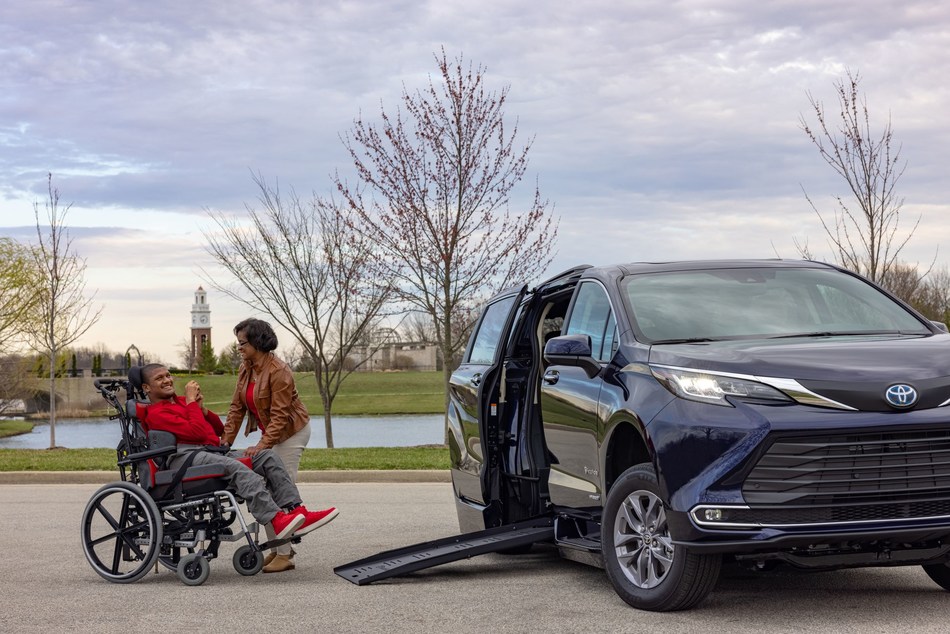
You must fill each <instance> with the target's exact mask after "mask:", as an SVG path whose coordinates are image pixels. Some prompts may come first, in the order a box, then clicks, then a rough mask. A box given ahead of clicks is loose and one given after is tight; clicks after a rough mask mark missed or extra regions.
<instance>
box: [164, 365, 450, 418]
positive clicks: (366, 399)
mask: <svg viewBox="0 0 950 634" xmlns="http://www.w3.org/2000/svg"><path fill="white" fill-rule="evenodd" d="M193 378H194V379H195V380H196V381H198V382H199V383H200V384H201V392H202V393H203V394H204V397H205V406H207V407H208V408H210V409H212V410H214V411H215V412H218V413H219V414H224V413H226V412H227V411H228V405H230V404H231V396H232V395H233V394H234V384H235V382H236V380H237V377H236V376H232V375H207V376H194V377H193ZM188 380H189V377H187V376H176V377H175V385H176V387H177V389H178V392H179V393H183V389H184V385H185V383H187V382H188ZM294 380H295V382H296V384H297V391H298V392H299V393H300V399H301V400H302V401H303V403H304V405H306V406H307V410H308V411H309V412H310V415H311V416H320V415H322V414H323V405H322V404H321V402H320V393H319V391H318V390H317V381H316V379H315V378H314V377H313V375H312V374H309V373H306V372H297V373H295V374H294ZM444 411H445V391H444V390H443V388H442V373H441V372H354V373H353V374H351V375H350V376H348V377H347V378H346V380H345V381H343V385H341V386H340V392H339V394H337V397H336V399H335V400H334V401H333V413H334V414H339V415H341V416H345V415H350V416H356V415H376V414H439V413H441V412H444Z"/></svg>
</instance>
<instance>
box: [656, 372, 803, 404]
mask: <svg viewBox="0 0 950 634" xmlns="http://www.w3.org/2000/svg"><path fill="white" fill-rule="evenodd" d="M650 370H651V371H652V372H653V376H654V377H656V379H657V381H659V382H660V383H661V384H663V387H665V388H666V389H668V390H669V391H670V392H672V393H673V394H675V395H676V396H678V397H680V398H685V399H688V400H691V401H699V402H701V403H711V404H713V405H723V406H725V407H732V405H731V404H730V403H729V401H727V400H726V397H727V396H736V397H740V398H748V399H755V400H760V401H775V402H791V400H792V399H790V398H789V397H788V396H786V395H785V394H784V393H782V392H780V391H778V390H776V389H775V388H774V387H770V386H768V385H765V384H764V383H759V382H758V381H752V380H749V379H742V378H737V377H732V376H726V375H721V374H710V373H706V372H692V371H689V370H681V369H679V368H666V367H662V366H650Z"/></svg>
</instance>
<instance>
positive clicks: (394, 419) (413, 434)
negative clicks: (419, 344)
mask: <svg viewBox="0 0 950 634" xmlns="http://www.w3.org/2000/svg"><path fill="white" fill-rule="evenodd" d="M443 421H444V418H443V416H442V414H420V415H409V416H337V417H334V419H333V444H334V446H336V447H414V446H417V445H441V444H442V442H443V440H444V430H443ZM310 426H311V427H312V430H313V431H312V433H311V435H310V442H309V443H308V444H307V446H308V447H315V448H321V447H326V446H327V439H326V435H325V434H324V429H323V417H317V416H314V417H311V418H310ZM120 437H121V432H120V431H119V421H114V420H113V421H110V420H103V419H89V418H81V419H63V420H59V421H56V445H57V446H59V447H67V448H69V449H84V448H97V447H98V448H101V447H106V448H114V447H115V446H116V445H117V444H119V438H120ZM259 438H260V432H256V433H254V434H251V435H250V436H244V435H243V432H241V433H240V434H239V435H238V438H237V440H236V441H235V443H234V446H235V447H248V446H250V445H253V444H255V443H256V442H257V441H258V439H259ZM47 447H49V423H43V424H39V425H36V426H35V427H33V431H32V432H31V433H29V434H20V435H19V436H10V437H8V438H0V449H46V448H47Z"/></svg>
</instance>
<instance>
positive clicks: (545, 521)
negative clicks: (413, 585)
mask: <svg viewBox="0 0 950 634" xmlns="http://www.w3.org/2000/svg"><path fill="white" fill-rule="evenodd" d="M553 540H554V518H553V517H542V518H537V519H534V520H528V521H524V522H520V523H517V524H508V525H507V526H498V527H496V528H489V529H487V530H484V531H477V532H475V533H464V534H462V535H455V536H453V537H446V538H444V539H437V540H435V541H431V542H424V543H421V544H415V545H413V546H406V547H405V548H397V549H395V550H387V551H386V552H382V553H379V554H376V555H373V556H371V557H366V558H365V559H360V560H359V561H354V562H352V563H349V564H343V565H342V566H337V567H336V568H334V569H333V572H335V573H336V574H338V575H340V576H341V577H343V578H344V579H346V580H347V581H351V582H353V583H355V584H356V585H358V586H362V585H366V584H367V583H373V582H374V581H379V580H381V579H388V578H390V577H397V576H399V575H405V574H408V573H410V572H415V571H416V570H423V569H425V568H432V567H433V566H440V565H442V564H447V563H449V562H451V561H458V560H459V559H467V558H469V557H475V556H476V555H484V554H485V553H494V552H498V551H500V550H507V549H509V548H518V547H519V546H527V545H528V544H534V543H537V542H543V541H553Z"/></svg>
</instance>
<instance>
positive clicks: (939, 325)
mask: <svg viewBox="0 0 950 634" xmlns="http://www.w3.org/2000/svg"><path fill="white" fill-rule="evenodd" d="M930 323H932V324H933V325H934V326H936V327H937V330H939V331H940V332H950V329H948V328H947V324H945V323H943V322H942V321H937V320H936V319H931V320H930Z"/></svg>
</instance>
